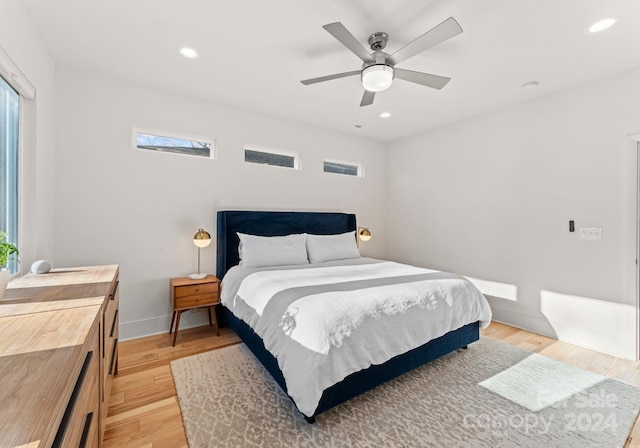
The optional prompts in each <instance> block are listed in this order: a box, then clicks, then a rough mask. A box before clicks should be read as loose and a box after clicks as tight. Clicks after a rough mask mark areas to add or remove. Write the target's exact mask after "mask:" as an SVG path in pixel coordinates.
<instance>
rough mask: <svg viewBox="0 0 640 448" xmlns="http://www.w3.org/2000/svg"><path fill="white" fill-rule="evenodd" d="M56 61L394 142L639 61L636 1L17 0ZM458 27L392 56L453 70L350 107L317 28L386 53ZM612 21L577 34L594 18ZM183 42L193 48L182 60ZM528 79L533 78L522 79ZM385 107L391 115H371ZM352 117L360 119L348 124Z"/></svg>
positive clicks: (350, 84)
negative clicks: (337, 27)
mask: <svg viewBox="0 0 640 448" xmlns="http://www.w3.org/2000/svg"><path fill="white" fill-rule="evenodd" d="M24 3H25V4H26V6H27V9H28V12H29V14H30V15H31V17H32V20H33V21H34V23H35V25H36V27H37V28H38V29H39V31H40V33H41V34H42V37H43V38H44V40H45V42H46V44H47V45H48V47H49V49H50V51H51V52H52V54H53V57H54V58H55V60H56V62H57V63H58V64H62V65H67V66H72V67H78V68H81V69H85V70H90V71H94V72H99V73H104V74H107V75H111V76H115V77H119V78H124V79H128V80H131V81H135V82H138V83H143V84H146V85H149V86H153V87H156V88H160V89H163V90H167V91H173V92H178V93H181V94H185V95H189V96H194V97H197V98H202V99H207V100H211V101H214V102H218V103H222V104H228V105H232V106H237V107H240V108H243V109H248V110H253V111H257V112H262V113H266V114H270V115H275V116H279V117H284V118H288V119H291V120H295V121H301V122H306V123H310V124H314V125H317V126H321V127H325V128H329V129H333V130H337V131H341V132H347V133H350V134H354V135H361V136H365V137H368V138H372V139H377V140H382V141H392V140H396V139H399V138H402V137H405V136H409V135H413V134H417V133H420V132H424V131H427V130H430V129H433V128H436V127H440V126H442V125H445V124H447V123H452V122H455V121H459V120H461V119H463V118H466V117H470V116H473V115H477V114H480V113H484V112H487V111H489V110H495V109H498V108H501V107H504V106H507V105H512V104H515V103H519V102H522V101H526V100H529V99H531V98H534V97H536V96H541V95H546V94H548V93H550V92H553V91H557V90H560V89H564V88H567V87H569V86H572V85H577V84H581V83H584V82H587V81H589V80H593V79H597V78H600V77H603V76H606V75H609V74H612V73H617V72H621V71H624V70H628V69H631V68H634V67H638V66H640V51H639V48H640V47H639V44H640V22H639V19H640V1H637V0H387V1H381V0H321V1H319V0H269V1H265V0H235V1H231V0H182V1H176V0H108V1H99V0H55V1H51V0H25V1H24ZM451 16H452V17H454V18H455V19H456V20H457V21H458V22H459V23H460V25H461V26H462V28H463V30H464V32H463V34H461V35H459V36H457V37H454V38H453V39H451V40H450V41H447V42H445V43H443V44H441V45H439V46H437V47H434V48H432V49H430V50H427V51H426V52H424V53H422V54H420V55H418V56H415V57H413V58H411V59H408V60H406V61H404V62H402V63H401V64H398V66H399V67H401V68H405V69H409V70H416V71H425V72H429V73H434V74H439V75H443V76H448V77H451V78H452V81H451V82H450V83H449V84H448V85H447V86H446V87H445V88H444V89H443V90H441V91H437V90H433V89H430V88H427V87H422V86H419V85H417V84H412V83H408V82H405V81H402V80H395V81H394V83H393V85H392V86H391V88H390V89H389V90H387V91H385V92H382V93H379V94H377V96H376V101H375V103H374V104H373V105H372V106H367V107H362V108H361V107H359V104H360V99H361V97H362V93H363V89H362V86H361V84H360V79H359V77H358V76H354V77H350V78H343V79H338V80H333V81H329V82H325V83H321V84H315V85H310V86H303V85H302V84H300V82H299V81H300V80H302V79H306V78H313V77H317V76H323V75H327V74H332V73H338V72H344V71H351V70H358V69H359V68H360V66H361V61H360V60H359V59H358V58H357V57H356V56H355V55H354V54H352V53H351V52H349V51H348V50H347V49H346V48H345V47H343V46H342V44H340V43H339V42H338V41H337V40H335V39H334V38H333V37H332V36H331V35H330V34H329V33H327V32H326V31H325V30H323V29H322V25H325V24H327V23H331V22H337V21H339V22H342V23H343V24H344V25H345V26H346V27H347V28H348V29H349V30H350V31H351V33H352V34H353V35H354V36H355V37H356V38H358V40H360V41H361V42H362V43H363V45H365V47H367V48H368V45H367V44H366V41H367V38H368V36H369V35H370V34H371V33H373V32H376V31H384V32H386V33H388V34H389V35H390V38H389V43H388V45H387V48H386V51H387V52H388V53H393V52H394V51H395V50H397V49H398V48H400V47H402V46H404V45H405V44H407V43H408V42H410V41H411V40H413V39H414V38H416V37H418V36H419V35H421V34H423V33H424V32H425V31H427V30H429V29H431V28H432V27H434V26H435V25H437V24H438V23H440V22H442V21H443V20H445V19H446V18H448V17H451ZM607 16H619V17H620V18H621V20H620V22H619V23H618V25H617V26H615V27H613V28H611V29H609V30H607V31H604V32H602V33H599V34H593V35H589V34H586V33H585V32H584V30H585V28H586V27H587V26H588V25H590V24H591V23H592V22H594V21H595V20H597V19H599V18H603V17H607ZM182 46H191V47H193V48H195V49H197V50H198V51H199V52H200V58H198V59H195V60H188V59H185V58H184V57H182V56H181V55H180V54H179V53H178V49H179V48H180V47H182ZM532 80H535V81H538V82H539V83H540V86H539V87H538V88H537V89H533V90H526V89H522V88H521V87H520V86H521V85H522V84H523V83H525V82H528V81H532ZM383 111H388V112H391V113H392V114H393V115H392V116H391V118H387V119H381V118H379V114H380V113H381V112H383ZM356 124H360V125H363V127H362V128H361V129H357V128H355V127H354V126H355V125H356Z"/></svg>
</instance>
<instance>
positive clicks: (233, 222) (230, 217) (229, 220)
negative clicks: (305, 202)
mask: <svg viewBox="0 0 640 448" xmlns="http://www.w3.org/2000/svg"><path fill="white" fill-rule="evenodd" d="M352 230H356V215H354V214H349V213H321V212H254V211H223V212H218V230H217V236H216V238H217V240H218V243H217V244H218V250H217V255H216V276H217V277H218V278H219V279H222V278H223V277H224V275H225V274H226V273H227V271H228V270H229V269H230V268H232V267H233V266H235V265H237V264H238V262H239V261H240V259H239V257H238V244H240V240H239V239H238V235H237V234H236V232H240V233H248V234H250V235H260V236H282V235H289V234H292V233H313V234H316V235H334V234H338V233H344V232H350V231H352Z"/></svg>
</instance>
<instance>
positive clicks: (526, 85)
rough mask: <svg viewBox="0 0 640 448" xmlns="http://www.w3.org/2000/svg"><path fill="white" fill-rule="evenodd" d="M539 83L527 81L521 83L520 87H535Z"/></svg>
mask: <svg viewBox="0 0 640 448" xmlns="http://www.w3.org/2000/svg"><path fill="white" fill-rule="evenodd" d="M539 85H540V83H539V82H538V81H529V82H525V83H524V84H522V85H521V86H520V87H522V88H523V89H535V88H537V87H538V86H539Z"/></svg>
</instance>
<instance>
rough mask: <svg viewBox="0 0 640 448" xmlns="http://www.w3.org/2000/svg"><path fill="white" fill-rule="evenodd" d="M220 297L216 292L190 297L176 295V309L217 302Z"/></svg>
mask: <svg viewBox="0 0 640 448" xmlns="http://www.w3.org/2000/svg"><path fill="white" fill-rule="evenodd" d="M219 302H220V298H219V296H218V294H217V293H216V294H201V295H198V296H191V297H176V305H175V307H176V309H181V308H197V307H200V306H207V305H213V304H214V303H219Z"/></svg>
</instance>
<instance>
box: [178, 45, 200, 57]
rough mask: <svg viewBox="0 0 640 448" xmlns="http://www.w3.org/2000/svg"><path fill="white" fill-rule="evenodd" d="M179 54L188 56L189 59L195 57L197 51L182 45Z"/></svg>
mask: <svg viewBox="0 0 640 448" xmlns="http://www.w3.org/2000/svg"><path fill="white" fill-rule="evenodd" d="M180 54H181V55H182V56H184V57H185V58H189V59H195V58H197V57H198V52H197V51H196V50H194V49H193V48H189V47H182V48H181V49H180Z"/></svg>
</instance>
